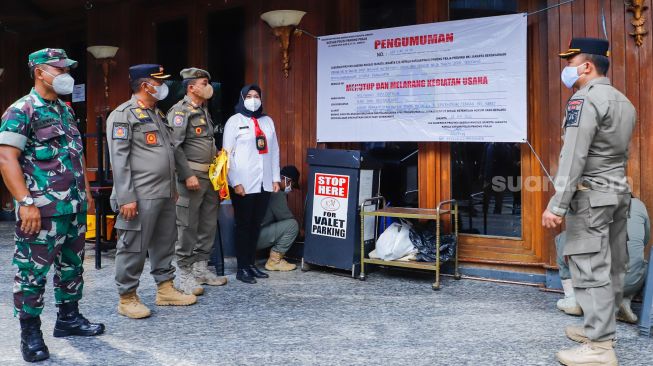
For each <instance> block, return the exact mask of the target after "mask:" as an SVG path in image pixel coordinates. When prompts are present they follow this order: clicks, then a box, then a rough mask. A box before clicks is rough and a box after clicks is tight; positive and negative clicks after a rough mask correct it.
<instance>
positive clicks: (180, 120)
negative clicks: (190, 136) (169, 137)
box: [173, 115, 184, 127]
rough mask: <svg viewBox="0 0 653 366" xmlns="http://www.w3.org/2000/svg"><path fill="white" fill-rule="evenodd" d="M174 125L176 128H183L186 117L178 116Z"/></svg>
mask: <svg viewBox="0 0 653 366" xmlns="http://www.w3.org/2000/svg"><path fill="white" fill-rule="evenodd" d="M173 123H174V125H175V127H181V126H182V125H183V124H184V116H179V115H176V116H175V119H174V121H173Z"/></svg>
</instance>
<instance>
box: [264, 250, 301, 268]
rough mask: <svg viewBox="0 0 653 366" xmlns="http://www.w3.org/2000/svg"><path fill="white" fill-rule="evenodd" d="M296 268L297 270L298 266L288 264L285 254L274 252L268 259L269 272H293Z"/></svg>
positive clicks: (266, 265) (272, 251) (266, 266)
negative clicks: (284, 257)
mask: <svg viewBox="0 0 653 366" xmlns="http://www.w3.org/2000/svg"><path fill="white" fill-rule="evenodd" d="M295 268H297V266H296V265H294V264H292V263H288V262H286V260H285V259H283V253H279V252H275V251H274V250H271V251H270V258H268V261H267V262H266V263H265V269H267V270H268V271H282V272H287V271H292V270H294V269H295Z"/></svg>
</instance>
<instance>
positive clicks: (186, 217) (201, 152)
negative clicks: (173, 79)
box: [168, 67, 227, 295]
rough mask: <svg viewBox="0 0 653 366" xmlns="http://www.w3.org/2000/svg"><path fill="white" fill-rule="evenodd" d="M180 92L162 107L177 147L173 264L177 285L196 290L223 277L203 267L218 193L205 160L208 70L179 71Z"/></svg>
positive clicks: (209, 124)
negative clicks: (182, 90) (172, 102)
mask: <svg viewBox="0 0 653 366" xmlns="http://www.w3.org/2000/svg"><path fill="white" fill-rule="evenodd" d="M180 75H181V77H182V78H183V83H184V87H185V88H186V96H184V99H182V100H180V101H179V102H178V103H177V104H175V105H174V106H172V108H170V110H169V111H168V125H169V126H170V127H171V128H172V141H173V143H174V145H175V147H176V148H177V150H178V156H179V158H178V159H177V162H176V163H177V190H178V192H179V199H178V200H177V231H178V241H177V245H176V252H177V265H178V267H179V272H180V278H181V281H180V289H181V290H182V291H184V292H185V293H188V294H190V293H192V294H195V295H201V294H202V293H203V292H204V289H203V288H202V287H201V286H200V285H201V284H207V285H212V286H221V285H224V284H225V283H227V279H226V277H218V276H216V275H215V273H212V272H210V271H209V270H208V267H207V264H208V260H209V257H210V255H211V250H212V249H213V242H214V240H215V231H216V228H217V224H218V205H219V204H220V199H219V197H218V192H216V191H215V190H214V189H213V185H212V184H211V181H210V180H209V173H208V171H209V165H210V164H211V162H212V161H213V158H214V157H215V155H216V153H217V149H216V147H215V139H214V138H213V133H214V129H215V126H214V125H213V121H212V120H211V115H210V114H209V111H208V108H207V106H206V102H207V100H208V99H210V98H211V97H212V96H213V87H212V86H211V84H210V83H209V80H210V79H211V75H210V74H209V73H208V72H207V71H205V70H201V69H197V68H194V67H193V68H189V69H184V70H182V71H181V73H180Z"/></svg>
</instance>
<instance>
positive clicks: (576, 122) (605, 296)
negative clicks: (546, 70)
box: [548, 77, 636, 341]
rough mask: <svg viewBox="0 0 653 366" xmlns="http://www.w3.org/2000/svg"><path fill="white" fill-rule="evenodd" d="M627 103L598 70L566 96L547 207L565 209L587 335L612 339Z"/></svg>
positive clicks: (625, 190)
mask: <svg viewBox="0 0 653 366" xmlns="http://www.w3.org/2000/svg"><path fill="white" fill-rule="evenodd" d="M635 119H636V115H635V108H634V107H633V105H632V104H631V103H630V101H628V99H627V98H626V97H625V96H624V95H623V94H622V93H621V92H619V91H618V90H617V89H615V88H614V87H612V86H611V85H610V81H609V80H608V78H606V77H600V78H596V79H593V80H591V81H589V82H588V83H587V84H586V85H585V86H583V87H582V88H581V89H580V90H578V91H577V92H576V93H575V94H574V95H573V96H572V97H571V99H570V100H569V102H568V103H567V108H566V114H565V118H564V120H563V128H564V137H563V138H564V145H563V148H562V152H561V155H560V163H559V167H558V172H557V175H556V179H555V186H556V193H555V195H554V196H553V198H551V201H550V202H549V205H548V209H549V211H551V212H553V213H554V214H556V215H559V216H565V223H566V228H567V242H566V245H565V248H564V253H563V254H564V255H566V256H568V260H569V268H570V271H571V278H572V282H573V285H574V292H575V294H576V299H577V301H578V303H579V304H580V306H581V307H582V309H583V313H584V315H585V323H584V327H585V334H586V336H587V337H588V338H589V339H590V340H591V341H605V340H609V339H613V338H614V334H615V327H616V325H615V311H616V307H615V304H620V303H621V299H622V296H623V285H624V275H625V273H626V265H627V263H628V252H627V249H626V248H627V246H626V218H627V216H628V210H629V205H630V197H631V196H630V188H629V186H628V183H627V180H626V176H625V174H626V163H627V161H628V145H629V143H630V138H631V135H632V133H633V128H634V126H635Z"/></svg>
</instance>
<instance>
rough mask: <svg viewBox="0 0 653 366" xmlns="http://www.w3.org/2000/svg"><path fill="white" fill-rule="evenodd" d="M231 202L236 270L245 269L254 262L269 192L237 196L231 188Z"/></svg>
mask: <svg viewBox="0 0 653 366" xmlns="http://www.w3.org/2000/svg"><path fill="white" fill-rule="evenodd" d="M229 189H230V191H231V192H230V194H231V202H232V204H233V205H234V216H235V217H234V218H235V219H236V259H237V261H238V269H243V268H247V267H248V266H250V265H252V264H254V261H255V260H256V243H257V241H258V236H259V234H260V232H261V222H262V221H263V217H264V216H265V211H266V210H267V209H268V202H269V201H270V192H265V191H262V192H260V193H251V194H247V195H245V197H243V196H239V195H237V194H236V193H235V192H234V191H233V190H232V189H231V187H229Z"/></svg>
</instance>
